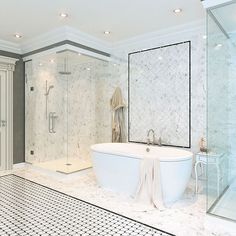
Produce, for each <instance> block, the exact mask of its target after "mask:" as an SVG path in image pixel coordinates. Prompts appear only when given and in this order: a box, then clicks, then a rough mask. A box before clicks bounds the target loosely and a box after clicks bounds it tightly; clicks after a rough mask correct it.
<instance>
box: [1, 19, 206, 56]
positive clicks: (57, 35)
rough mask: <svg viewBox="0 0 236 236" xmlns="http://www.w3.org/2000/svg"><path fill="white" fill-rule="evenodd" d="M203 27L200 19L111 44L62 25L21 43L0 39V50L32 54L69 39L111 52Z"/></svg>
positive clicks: (203, 22)
mask: <svg viewBox="0 0 236 236" xmlns="http://www.w3.org/2000/svg"><path fill="white" fill-rule="evenodd" d="M204 27H205V21H204V20H201V21H196V22H191V23H188V24H184V25H180V26H176V27H170V28H167V29H163V30H159V31H156V32H151V33H147V34H143V35H139V36H137V37H133V38H130V39H128V40H124V41H119V42H117V43H113V44H112V43H109V42H106V41H104V40H101V39H98V38H96V37H94V36H91V35H89V34H86V33H84V32H81V31H79V30H77V29H74V28H72V27H69V26H64V27H61V28H57V29H54V30H52V31H50V32H48V33H45V34H42V35H39V36H37V37H35V38H32V39H30V40H27V41H25V42H23V43H21V44H16V43H12V42H7V41H3V40H0V50H3V51H8V52H13V53H17V54H21V55H28V54H32V52H37V51H38V50H40V49H44V48H47V47H49V46H51V45H55V44H58V43H61V42H63V41H70V42H74V43H76V44H78V45H84V46H87V47H88V48H91V49H94V50H97V51H101V52H104V53H107V54H112V53H113V52H114V51H116V50H120V49H122V48H125V49H127V48H129V47H130V46H134V45H135V44H142V43H145V42H146V41H150V40H154V39H157V38H160V37H168V36H171V35H173V34H175V33H176V32H178V33H181V32H182V33H186V32H191V31H192V32H193V31H197V30H198V29H203V28H204Z"/></svg>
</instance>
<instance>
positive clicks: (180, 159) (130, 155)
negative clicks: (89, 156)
mask: <svg viewBox="0 0 236 236" xmlns="http://www.w3.org/2000/svg"><path fill="white" fill-rule="evenodd" d="M111 144H119V143H97V144H94V145H91V146H90V149H91V151H92V152H96V153H103V154H107V155H112V156H124V157H127V158H132V159H138V160H142V159H144V158H145V157H143V155H141V154H134V153H127V152H122V151H117V150H104V149H103V150H100V149H97V148H96V147H97V146H98V145H99V146H101V145H111ZM120 144H122V143H120ZM124 144H130V145H138V146H145V144H134V143H124ZM160 148H166V149H177V150H181V149H180V148H175V147H173V148H172V147H160ZM182 151H185V152H186V153H189V155H188V156H178V157H162V158H159V160H160V162H183V161H189V160H191V161H192V159H193V155H194V154H193V153H192V152H191V151H187V150H182ZM156 159H158V158H156Z"/></svg>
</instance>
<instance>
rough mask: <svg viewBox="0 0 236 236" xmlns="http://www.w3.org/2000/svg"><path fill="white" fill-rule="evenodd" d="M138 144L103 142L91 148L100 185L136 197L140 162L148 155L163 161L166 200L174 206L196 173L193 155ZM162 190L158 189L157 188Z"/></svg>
mask: <svg viewBox="0 0 236 236" xmlns="http://www.w3.org/2000/svg"><path fill="white" fill-rule="evenodd" d="M146 148H147V145H145V144H135V143H102V144H95V145H92V146H91V151H92V161H93V168H94V171H95V175H96V178H97V181H98V184H99V185H100V186H101V187H103V188H106V189H109V190H112V191H115V192H118V193H123V194H126V195H129V196H135V193H136V191H137V188H138V183H139V177H140V163H141V160H142V159H143V158H145V156H147V155H150V156H151V157H155V158H158V159H159V160H160V178H161V188H162V198H163V199H162V201H163V202H164V203H165V204H172V203H174V202H175V201H177V200H178V199H180V197H181V196H182V195H183V193H184V191H185V189H186V187H187V184H188V182H189V179H190V175H191V171H192V158H193V154H192V153H191V152H189V151H186V150H182V149H178V148H171V147H158V146H149V148H150V152H147V151H146ZM157 187H158V186H157Z"/></svg>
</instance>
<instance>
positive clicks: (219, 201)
mask: <svg viewBox="0 0 236 236" xmlns="http://www.w3.org/2000/svg"><path fill="white" fill-rule="evenodd" d="M235 13H236V3H233V2H231V3H229V4H223V5H219V6H217V7H214V8H210V9H209V10H208V16H207V31H208V35H207V38H208V117H207V119H208V132H207V135H208V149H209V154H208V171H207V172H208V186H207V189H208V191H207V210H208V213H209V214H212V215H215V216H218V217H223V218H227V219H230V220H233V221H236V204H235V202H236V45H235V42H236V40H235V39H236V33H235V32H236V18H235Z"/></svg>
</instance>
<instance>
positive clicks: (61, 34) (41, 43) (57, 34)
mask: <svg viewBox="0 0 236 236" xmlns="http://www.w3.org/2000/svg"><path fill="white" fill-rule="evenodd" d="M64 40H66V29H65V27H61V28H56V29H54V30H52V31H50V32H47V33H45V34H41V35H39V36H37V37H34V38H32V39H29V40H27V41H25V42H24V43H22V44H21V45H20V47H21V51H22V54H27V53H29V52H32V51H35V50H37V49H40V48H44V47H47V46H49V45H52V44H55V43H58V42H61V41H64Z"/></svg>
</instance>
